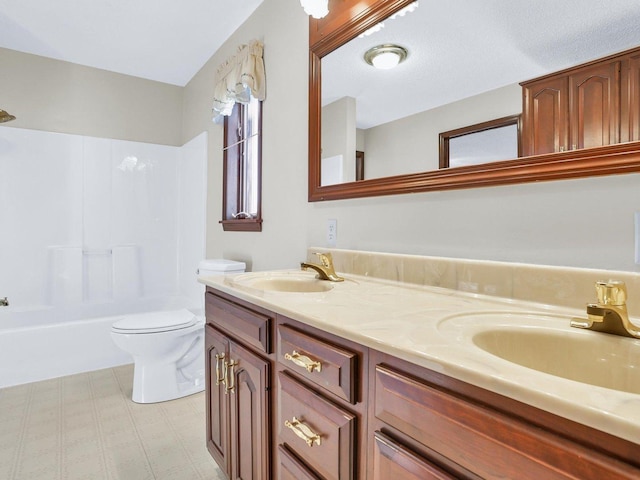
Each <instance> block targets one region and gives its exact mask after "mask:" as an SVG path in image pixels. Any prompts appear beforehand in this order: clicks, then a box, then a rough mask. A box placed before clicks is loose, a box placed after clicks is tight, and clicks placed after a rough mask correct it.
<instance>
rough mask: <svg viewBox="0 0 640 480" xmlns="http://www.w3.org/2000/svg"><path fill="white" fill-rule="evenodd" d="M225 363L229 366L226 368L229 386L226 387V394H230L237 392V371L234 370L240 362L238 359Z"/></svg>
mask: <svg viewBox="0 0 640 480" xmlns="http://www.w3.org/2000/svg"><path fill="white" fill-rule="evenodd" d="M225 365H226V366H227V368H226V371H227V373H226V381H227V388H226V389H225V391H224V393H225V394H229V393H235V390H236V384H235V378H234V377H235V372H234V371H233V368H234V367H235V366H236V365H238V362H237V361H236V360H231V361H230V362H229V363H227V362H225Z"/></svg>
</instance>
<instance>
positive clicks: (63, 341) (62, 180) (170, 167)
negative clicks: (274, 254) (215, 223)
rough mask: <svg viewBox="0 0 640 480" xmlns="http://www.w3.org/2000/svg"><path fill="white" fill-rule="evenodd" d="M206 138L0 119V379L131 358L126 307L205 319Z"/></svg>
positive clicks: (2, 382)
mask: <svg viewBox="0 0 640 480" xmlns="http://www.w3.org/2000/svg"><path fill="white" fill-rule="evenodd" d="M206 148H207V137H206V133H203V134H201V135H199V136H198V137H196V138H194V139H193V140H191V141H190V142H189V143H187V144H185V145H184V146H183V147H171V146H165V145H154V144H146V143H138V142H129V141H121V140H113V139H103V138H94V137H84V136H78V135H68V134H59V133H51V132H42V131H35V130H27V129H19V128H9V127H0V218H1V219H2V234H1V235H0V298H4V297H5V296H6V297H7V303H8V306H0V388H1V387H7V386H11V385H18V384H22V383H28V382H32V381H37V380H43V379H48V378H54V377H58V376H62V375H69V374H73V373H79V372H82V371H89V370H95V369H99V368H107V367H111V366H115V365H121V364H125V363H131V361H132V357H131V355H129V354H128V353H126V352H124V351H122V350H121V349H120V348H118V347H117V346H116V345H115V343H114V341H113V340H112V338H111V328H112V325H113V324H114V323H115V322H117V321H119V320H120V319H121V318H123V316H130V315H134V314H145V313H147V312H155V311H163V312H167V311H177V310H179V311H183V310H184V309H188V311H189V312H190V314H192V315H195V316H196V317H200V319H201V318H202V316H203V308H202V307H203V306H202V298H203V295H202V293H203V287H202V286H201V285H199V284H198V283H197V281H196V275H195V272H196V269H197V267H198V263H199V261H200V260H201V259H202V258H204V244H205V203H206V156H207V155H206Z"/></svg>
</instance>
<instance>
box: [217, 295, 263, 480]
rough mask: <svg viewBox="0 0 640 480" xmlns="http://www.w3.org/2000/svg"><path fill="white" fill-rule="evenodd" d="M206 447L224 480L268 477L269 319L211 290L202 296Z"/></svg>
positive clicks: (252, 307)
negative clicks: (224, 475) (203, 310)
mask: <svg viewBox="0 0 640 480" xmlns="http://www.w3.org/2000/svg"><path fill="white" fill-rule="evenodd" d="M205 299H206V300H205V306H206V317H207V323H206V326H205V365H206V379H207V380H206V381H207V388H206V402H207V408H206V411H207V448H208V450H209V452H210V453H211V455H212V456H213V458H214V459H215V461H216V462H217V463H218V465H219V466H220V468H221V469H222V470H223V471H224V472H225V473H226V475H227V477H228V478H233V479H243V480H270V479H271V478H272V455H273V454H272V449H271V446H272V444H273V441H272V438H271V435H272V431H271V411H272V405H273V398H272V395H273V389H272V388H271V385H272V375H273V358H272V355H271V350H270V348H271V344H272V341H271V339H272V337H273V328H274V325H275V318H274V316H273V315H272V314H271V313H270V312H267V311H265V310H263V309H259V308H258V307H255V306H252V305H249V304H245V303H243V302H239V301H238V300H234V299H233V297H227V296H226V295H224V294H221V293H219V292H214V291H213V290H212V289H207V292H206V293H205Z"/></svg>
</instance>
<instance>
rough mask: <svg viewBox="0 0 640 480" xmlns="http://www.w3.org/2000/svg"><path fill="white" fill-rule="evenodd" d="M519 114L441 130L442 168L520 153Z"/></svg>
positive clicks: (519, 154) (477, 163) (510, 157)
mask: <svg viewBox="0 0 640 480" xmlns="http://www.w3.org/2000/svg"><path fill="white" fill-rule="evenodd" d="M520 118H521V116H520V115H512V116H509V117H503V118H498V119H495V120H489V121H487V122H482V123H478V124H475V125H469V126H467V127H462V128H458V129H455V130H450V131H448V132H443V133H441V134H440V168H454V167H464V166H466V165H479V164H482V163H487V162H495V161H500V160H513V159H516V158H518V157H519V156H521V146H520Z"/></svg>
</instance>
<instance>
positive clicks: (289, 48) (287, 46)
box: [183, 0, 308, 270]
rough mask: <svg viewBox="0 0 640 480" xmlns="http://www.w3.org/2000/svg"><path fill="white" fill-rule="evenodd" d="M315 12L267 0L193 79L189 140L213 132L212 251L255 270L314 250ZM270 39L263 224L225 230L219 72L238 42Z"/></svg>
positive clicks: (187, 107) (292, 261)
mask: <svg viewBox="0 0 640 480" xmlns="http://www.w3.org/2000/svg"><path fill="white" fill-rule="evenodd" d="M307 36H308V17H307V16H306V15H305V14H304V11H303V10H302V8H301V7H300V2H299V1H298V0H265V1H264V2H263V4H262V5H261V6H260V7H258V9H257V10H256V11H255V12H254V13H253V15H252V16H251V17H250V18H249V19H248V20H247V21H246V22H245V23H244V24H243V25H242V26H241V27H240V28H239V29H238V30H237V31H236V32H235V33H234V34H233V35H232V36H231V38H230V39H229V40H228V41H227V42H226V43H225V44H224V45H223V46H222V48H220V49H219V50H218V52H216V54H215V55H213V57H212V58H211V59H210V60H209V61H208V62H207V63H206V64H205V65H204V67H203V68H202V69H201V70H200V72H198V74H196V76H195V77H194V78H193V79H192V80H191V81H190V82H189V83H188V84H187V86H186V87H185V93H184V98H185V102H184V128H183V140H186V139H188V138H192V137H193V136H194V135H196V134H198V133H199V132H201V131H202V130H207V131H208V132H209V179H208V185H209V188H208V201H207V256H208V257H219V256H224V257H226V258H230V259H233V260H243V261H246V262H247V264H248V266H249V267H250V268H252V269H253V270H265V269H276V268H291V267H296V266H297V265H299V262H300V261H301V260H303V258H304V257H305V252H306V248H307V228H308V227H307V220H308V219H307V210H308V205H307V103H308V100H307V81H308V68H307V62H308V40H307ZM253 38H257V39H259V40H261V41H263V42H264V61H265V69H266V77H267V98H266V100H265V102H264V104H263V130H262V131H263V143H262V149H263V150H262V217H263V219H264V224H263V229H262V232H260V233H255V232H223V230H222V226H221V225H220V224H219V223H218V222H219V221H220V218H221V214H222V180H221V177H222V133H223V131H222V125H215V124H213V123H212V122H211V101H212V99H213V85H214V81H215V72H216V69H217V67H218V65H220V64H221V63H222V62H223V61H224V60H226V59H227V58H228V57H229V56H230V55H232V54H233V53H234V52H235V50H236V48H237V46H238V45H240V44H243V43H247V42H248V41H249V40H251V39H253Z"/></svg>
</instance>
